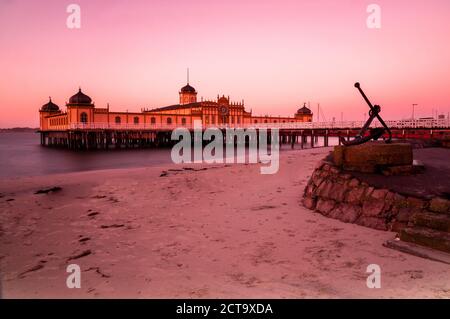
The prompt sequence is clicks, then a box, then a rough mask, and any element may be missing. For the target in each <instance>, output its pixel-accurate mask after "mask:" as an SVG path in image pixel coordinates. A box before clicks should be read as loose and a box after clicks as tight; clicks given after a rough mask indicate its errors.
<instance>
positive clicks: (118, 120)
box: [114, 116, 121, 124]
mask: <svg viewBox="0 0 450 319" xmlns="http://www.w3.org/2000/svg"><path fill="white" fill-rule="evenodd" d="M114 121H115V122H116V124H120V121H121V119H120V116H116V118H115V120H114Z"/></svg>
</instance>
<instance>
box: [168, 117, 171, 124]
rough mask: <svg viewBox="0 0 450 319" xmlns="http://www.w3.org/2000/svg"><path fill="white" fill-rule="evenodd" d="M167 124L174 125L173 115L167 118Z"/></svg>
mask: <svg viewBox="0 0 450 319" xmlns="http://www.w3.org/2000/svg"><path fill="white" fill-rule="evenodd" d="M167 125H172V118H171V117H168V118H167Z"/></svg>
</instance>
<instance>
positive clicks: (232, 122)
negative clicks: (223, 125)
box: [231, 116, 234, 124]
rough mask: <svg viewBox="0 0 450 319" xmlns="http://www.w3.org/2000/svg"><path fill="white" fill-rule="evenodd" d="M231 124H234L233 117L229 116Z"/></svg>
mask: <svg viewBox="0 0 450 319" xmlns="http://www.w3.org/2000/svg"><path fill="white" fill-rule="evenodd" d="M231 124H234V116H231Z"/></svg>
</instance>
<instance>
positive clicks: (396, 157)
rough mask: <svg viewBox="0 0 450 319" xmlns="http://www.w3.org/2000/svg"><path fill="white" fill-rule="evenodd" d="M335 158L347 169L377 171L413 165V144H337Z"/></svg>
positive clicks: (339, 164)
mask: <svg viewBox="0 0 450 319" xmlns="http://www.w3.org/2000/svg"><path fill="white" fill-rule="evenodd" d="M333 158H334V162H335V164H336V165H338V166H341V167H342V168H344V169H345V170H350V171H359V172H364V173H375V172H377V171H380V170H382V169H383V168H386V167H391V166H404V165H412V162H413V153H412V146H411V144H407V143H390V144H386V143H384V142H369V143H365V144H361V145H354V146H341V145H339V146H335V147H334V152H333Z"/></svg>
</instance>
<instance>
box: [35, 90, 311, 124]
mask: <svg viewBox="0 0 450 319" xmlns="http://www.w3.org/2000/svg"><path fill="white" fill-rule="evenodd" d="M39 114H40V129H41V130H42V131H46V130H66V129H70V128H73V127H76V128H80V127H81V128H82V127H86V128H106V127H111V128H120V127H122V126H127V127H130V125H131V126H132V125H136V127H138V126H139V125H140V126H142V125H143V127H145V128H151V127H152V126H155V127H168V128H170V127H174V128H175V127H179V126H190V125H192V124H193V122H194V120H200V121H202V124H203V125H205V126H214V125H228V126H232V127H239V126H240V125H244V124H247V125H249V124H262V123H294V122H311V121H312V116H313V114H312V112H311V110H310V109H309V108H307V107H306V105H303V107H301V108H300V109H298V111H297V112H296V113H295V114H294V116H293V117H279V116H278V117H277V116H268V115H266V116H255V115H252V112H251V111H250V112H248V111H246V110H245V107H244V102H243V101H242V102H232V101H230V97H229V96H228V97H225V96H224V95H222V96H219V95H218V96H217V99H216V100H214V101H209V100H205V101H203V100H202V101H200V102H199V101H197V91H196V90H195V88H194V87H192V86H191V85H190V84H189V83H187V84H186V86H184V87H182V88H181V90H180V91H179V104H175V105H170V106H165V107H160V108H154V109H145V110H142V111H141V112H116V111H110V109H109V106H108V107H106V108H98V107H96V106H95V105H94V103H93V102H92V99H91V98H90V97H89V96H87V95H86V94H84V93H83V92H82V91H81V89H79V91H78V92H77V93H76V94H75V95H73V96H72V97H71V98H70V99H69V102H68V103H67V104H66V111H65V112H63V111H62V110H61V109H60V108H59V106H58V105H56V104H55V103H53V102H52V100H51V98H50V100H49V102H48V103H47V104H45V105H43V106H42V107H41V109H40V110H39Z"/></svg>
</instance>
